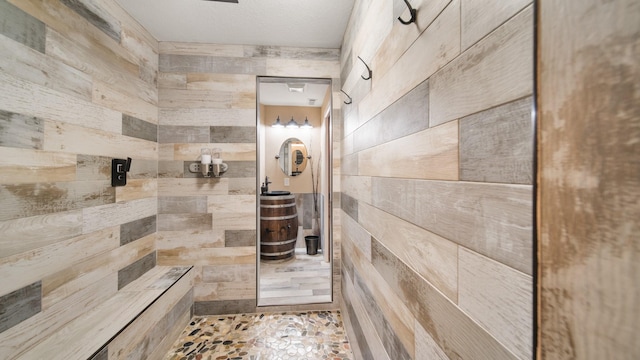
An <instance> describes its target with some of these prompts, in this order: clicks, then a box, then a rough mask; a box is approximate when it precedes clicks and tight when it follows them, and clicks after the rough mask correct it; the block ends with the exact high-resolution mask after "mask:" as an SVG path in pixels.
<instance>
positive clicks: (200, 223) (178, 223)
mask: <svg viewBox="0 0 640 360" xmlns="http://www.w3.org/2000/svg"><path fill="white" fill-rule="evenodd" d="M212 226H213V218H212V216H211V214H210V213H208V214H159V215H158V231H179V230H190V231H194V230H211V228H212Z"/></svg>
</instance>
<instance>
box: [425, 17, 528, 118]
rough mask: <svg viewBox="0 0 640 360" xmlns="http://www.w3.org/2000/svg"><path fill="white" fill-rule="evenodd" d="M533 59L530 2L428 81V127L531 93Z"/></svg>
mask: <svg viewBox="0 0 640 360" xmlns="http://www.w3.org/2000/svg"><path fill="white" fill-rule="evenodd" d="M531 59H533V11H532V7H531V6H529V7H527V9H526V10H524V11H522V12H521V13H519V14H518V16H515V17H514V18H512V19H511V20H509V21H508V22H507V23H505V24H504V25H502V26H501V27H500V28H498V29H497V30H496V31H494V32H493V33H492V34H491V35H490V36H487V37H486V38H484V39H483V40H482V41H480V42H478V43H477V44H476V45H474V46H473V47H472V48H470V49H469V50H467V51H466V52H464V53H463V54H462V55H460V57H458V58H456V59H455V60H454V61H452V62H451V64H449V65H448V66H447V67H446V68H444V69H442V70H441V71H439V72H438V73H436V74H435V75H434V76H433V77H432V78H431V79H430V80H429V85H430V89H429V90H430V91H429V126H435V125H438V124H442V123H444V122H447V121H449V120H453V119H456V118H459V117H462V116H466V115H469V114H473V113H475V112H478V111H481V110H485V109H488V108H490V107H494V106H496V105H500V104H503V103H506V102H509V101H512V100H515V99H519V98H522V97H525V96H527V95H530V94H531V92H532V91H533V86H532V85H531V84H532V83H533V64H532V62H531ZM470 64H473V66H470Z"/></svg>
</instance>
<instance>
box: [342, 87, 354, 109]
mask: <svg viewBox="0 0 640 360" xmlns="http://www.w3.org/2000/svg"><path fill="white" fill-rule="evenodd" d="M340 91H342V93H343V94H345V95H347V93H346V92H344V90H340ZM347 97H348V98H349V102H346V101H344V103H345V104H347V105H349V104H351V103H352V102H353V100H352V99H351V96H349V95H347Z"/></svg>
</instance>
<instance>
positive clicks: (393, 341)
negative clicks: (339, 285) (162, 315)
mask: <svg viewBox="0 0 640 360" xmlns="http://www.w3.org/2000/svg"><path fill="white" fill-rule="evenodd" d="M354 285H355V290H356V294H357V295H358V296H359V297H360V300H361V301H362V302H363V303H364V305H365V308H366V309H367V314H368V315H369V319H371V322H372V323H373V325H374V326H375V329H376V332H377V333H378V336H380V340H382V344H383V345H384V348H385V350H386V351H387V354H389V357H390V358H391V359H394V360H396V359H411V356H410V355H409V353H408V352H407V349H405V347H404V345H403V344H402V342H401V341H400V339H399V338H398V335H397V334H396V333H395V331H394V330H393V328H392V327H391V325H390V324H389V322H388V321H387V319H385V317H384V315H383V313H382V310H381V309H380V307H379V306H378V304H377V303H376V301H375V298H374V297H373V294H372V293H371V291H370V290H369V289H368V288H367V285H366V284H365V283H364V281H362V279H361V278H360V275H359V274H358V273H355V274H354Z"/></svg>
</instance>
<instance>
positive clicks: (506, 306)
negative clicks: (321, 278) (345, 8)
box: [340, 0, 534, 359]
mask: <svg viewBox="0 0 640 360" xmlns="http://www.w3.org/2000/svg"><path fill="white" fill-rule="evenodd" d="M412 5H413V7H415V8H416V9H417V22H416V23H415V24H412V25H410V26H405V25H402V24H401V23H400V22H398V21H397V20H396V18H397V15H398V14H397V13H396V14H394V9H393V8H392V6H390V2H387V1H383V0H374V1H372V2H371V1H356V3H355V6H354V9H353V14H352V16H351V22H350V23H349V26H348V28H347V33H346V34H345V38H344V42H343V47H342V54H341V74H342V79H341V80H342V88H343V89H344V91H345V92H346V93H348V94H349V95H350V96H351V97H352V98H353V103H352V104H350V105H343V108H342V114H343V118H344V121H343V129H342V130H343V133H342V135H343V137H342V159H341V162H342V171H341V172H342V182H341V188H342V193H341V196H340V199H341V207H342V219H341V220H342V222H341V224H342V226H341V232H342V264H343V265H344V266H343V267H342V279H343V281H342V284H341V285H342V295H343V299H344V302H343V306H342V307H343V315H344V317H345V322H346V324H347V329H348V332H349V335H350V338H351V339H350V340H351V341H352V342H353V344H354V346H353V348H354V351H355V352H356V354H357V357H359V358H360V357H362V358H367V359H368V358H372V359H374V358H375V359H447V358H451V359H480V358H482V359H530V358H531V357H532V354H533V350H532V346H533V334H532V329H533V315H532V314H533V308H532V306H533V299H532V293H533V282H532V274H533V269H532V266H533V265H532V264H533V261H532V259H533V256H534V251H533V241H532V236H533V224H532V218H533V216H532V197H533V195H532V181H533V168H532V166H533V165H532V164H533V159H534V154H533V132H532V119H531V107H532V96H531V95H532V90H533V9H532V5H531V1H529V0H524V1H509V2H508V4H507V2H499V1H488V2H482V5H481V6H480V4H477V2H474V1H471V0H442V1H420V0H417V1H412ZM402 17H403V18H404V19H407V18H409V15H408V11H407V10H406V9H405V11H404V14H403V15H402ZM372 34H375V36H373V35H372ZM358 56H360V57H362V58H363V59H368V60H370V65H371V68H372V70H373V79H372V80H370V81H366V80H363V79H362V78H361V77H360V75H362V72H363V70H364V68H363V67H362V66H361V64H359V63H358V62H359V60H358V59H357V57H358Z"/></svg>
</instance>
